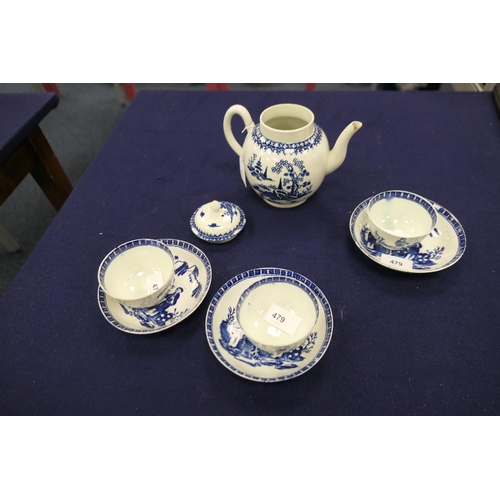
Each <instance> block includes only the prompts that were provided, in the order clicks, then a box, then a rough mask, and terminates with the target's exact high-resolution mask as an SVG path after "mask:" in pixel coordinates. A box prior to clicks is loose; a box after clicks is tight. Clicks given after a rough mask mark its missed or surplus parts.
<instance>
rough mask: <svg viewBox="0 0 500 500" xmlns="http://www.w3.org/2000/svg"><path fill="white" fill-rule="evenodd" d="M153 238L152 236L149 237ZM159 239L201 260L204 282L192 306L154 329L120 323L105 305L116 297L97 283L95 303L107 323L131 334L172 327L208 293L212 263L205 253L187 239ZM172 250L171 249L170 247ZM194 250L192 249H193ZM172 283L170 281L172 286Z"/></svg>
mask: <svg viewBox="0 0 500 500" xmlns="http://www.w3.org/2000/svg"><path fill="white" fill-rule="evenodd" d="M149 239H153V238H149ZM158 240H159V241H161V242H163V243H164V244H166V245H167V246H171V247H172V248H175V249H182V250H184V251H186V252H188V253H189V254H190V255H195V256H196V257H198V258H199V259H200V260H201V262H202V263H203V265H204V267H205V271H206V275H207V279H206V282H205V283H203V289H202V292H201V293H200V295H199V297H198V298H197V299H196V302H195V303H194V307H193V308H192V309H191V310H190V311H189V312H188V313H187V314H186V315H184V316H183V317H182V318H180V319H178V320H177V321H174V322H172V323H171V324H169V325H166V326H161V327H156V328H154V329H149V328H148V329H145V330H139V329H137V328H129V327H127V326H125V325H123V323H120V322H119V321H118V320H117V319H116V318H115V317H114V316H113V314H111V312H110V310H109V308H108V307H107V302H106V300H107V299H110V300H113V301H115V302H118V301H117V299H115V298H114V297H112V296H110V295H107V294H106V292H105V291H104V290H103V289H102V287H101V286H100V285H99V284H98V286H97V303H98V305H99V309H100V311H101V313H102V315H103V316H104V317H105V318H106V320H107V321H108V323H110V324H111V325H112V326H114V327H115V328H116V329H117V330H120V331H122V332H125V333H130V334H133V335H151V334H153V333H158V332H162V331H164V330H168V329H169V328H172V327H173V326H175V325H177V324H179V323H180V322H182V321H183V320H184V319H186V318H187V317H189V316H190V315H191V314H193V313H194V312H195V311H196V309H198V307H199V306H200V305H201V303H202V302H203V301H204V300H205V297H206V296H207V294H208V291H209V289H210V286H211V284H212V276H213V271H212V264H211V263H210V260H209V259H208V257H207V256H206V254H205V253H204V252H203V251H202V250H200V249H199V248H198V247H197V246H196V245H194V244H193V243H190V242H189V241H185V240H180V239H177V238H159V239H158ZM171 250H172V249H171ZM193 250H194V251H193ZM173 285H174V284H173V283H172V286H173ZM101 294H102V301H101Z"/></svg>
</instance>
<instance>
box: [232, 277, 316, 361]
mask: <svg viewBox="0 0 500 500" xmlns="http://www.w3.org/2000/svg"><path fill="white" fill-rule="evenodd" d="M318 314H319V310H318V304H317V302H316V298H315V297H314V295H313V294H312V292H311V291H310V290H309V289H308V288H307V287H306V286H305V285H303V284H302V283H301V282H300V281H297V280H294V279H292V278H282V277H281V276H274V277H271V278H264V279H262V280H261V281H258V282H257V283H254V284H253V285H251V286H250V287H249V288H247V289H246V290H245V291H244V292H243V294H242V296H241V297H240V300H239V301H238V304H237V306H236V319H237V321H238V323H239V325H240V327H241V329H242V330H243V332H244V333H245V335H246V336H247V337H248V338H249V339H250V340H251V341H252V343H253V344H255V345H256V346H257V347H259V348H261V349H264V350H266V351H269V352H281V351H286V350H290V349H293V348H294V347H296V346H298V345H300V344H301V343H302V342H304V340H305V339H306V338H307V336H308V335H309V334H310V333H311V331H312V329H313V328H314V325H315V324H316V321H317V319H318Z"/></svg>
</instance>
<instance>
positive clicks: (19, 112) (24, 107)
mask: <svg viewBox="0 0 500 500" xmlns="http://www.w3.org/2000/svg"><path fill="white" fill-rule="evenodd" d="M58 104H59V97H58V96H57V94H55V93H53V92H46V93H45V92H44V93H26V94H25V93H15V94H10V93H6V94H0V162H2V161H4V160H5V159H6V158H7V157H8V156H9V155H10V154H11V153H12V151H14V149H16V147H17V146H19V144H21V142H22V141H23V140H24V139H26V137H27V136H28V135H29V134H30V133H31V132H32V131H33V130H34V129H35V127H36V126H37V125H38V124H39V123H40V122H41V121H42V120H43V119H44V118H45V117H46V116H47V115H48V114H49V113H50V111H51V110H52V109H54V108H55V107H56V106H57V105H58Z"/></svg>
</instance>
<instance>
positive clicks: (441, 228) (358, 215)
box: [350, 199, 467, 273]
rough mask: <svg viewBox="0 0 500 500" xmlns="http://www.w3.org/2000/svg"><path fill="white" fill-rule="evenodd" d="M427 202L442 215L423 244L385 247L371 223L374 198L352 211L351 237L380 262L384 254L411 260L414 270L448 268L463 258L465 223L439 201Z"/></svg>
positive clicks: (364, 251) (424, 270)
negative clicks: (369, 213)
mask: <svg viewBox="0 0 500 500" xmlns="http://www.w3.org/2000/svg"><path fill="white" fill-rule="evenodd" d="M427 201H428V202H429V203H430V204H431V205H432V206H433V207H434V209H435V210H436V212H437V214H438V217H437V225H436V227H435V228H434V229H433V230H432V231H431V233H430V234H429V235H428V236H427V237H426V238H425V239H424V240H423V241H422V242H421V243H415V244H414V245H411V246H409V247H402V248H399V249H395V250H389V249H388V248H385V247H384V246H382V245H381V244H380V241H379V239H377V238H376V237H375V236H374V235H373V234H372V233H371V231H370V227H369V225H368V221H367V216H366V208H367V206H368V203H369V202H370V199H367V200H365V201H363V202H362V203H360V204H359V205H358V207H357V208H356V209H355V210H354V212H353V213H352V216H351V221H350V232H351V236H352V237H353V239H354V241H355V242H356V244H357V245H358V247H359V248H360V249H361V250H362V251H363V253H365V254H366V255H368V256H369V257H370V258H371V259H372V260H375V261H376V262H379V263H382V258H383V257H385V256H391V257H397V258H399V259H404V260H405V261H409V262H411V271H410V272H416V273H426V272H434V271H439V270H442V269H446V268H447V267H450V266H452V265H453V264H454V263H456V262H457V261H458V260H459V259H460V258H461V257H462V255H463V254H464V252H465V248H466V245H467V239H466V236H465V232H464V229H463V227H462V225H461V224H460V222H459V221H458V220H457V219H456V218H455V217H454V216H453V214H451V213H450V212H449V211H448V210H446V209H445V208H443V207H442V206H440V205H438V204H437V203H434V202H433V201H431V200H427ZM455 245H456V247H455ZM455 248H456V250H455ZM450 249H454V250H453V251H454V253H450ZM383 265H384V264H383ZM387 267H389V266H387Z"/></svg>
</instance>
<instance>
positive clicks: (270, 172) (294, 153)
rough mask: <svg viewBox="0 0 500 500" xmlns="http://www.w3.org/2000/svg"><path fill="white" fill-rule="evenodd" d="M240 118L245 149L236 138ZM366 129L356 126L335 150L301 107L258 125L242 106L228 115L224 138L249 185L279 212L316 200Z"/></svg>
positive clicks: (274, 112)
mask: <svg viewBox="0 0 500 500" xmlns="http://www.w3.org/2000/svg"><path fill="white" fill-rule="evenodd" d="M234 115H239V116H240V117H241V118H242V119H243V122H244V123H245V130H246V131H247V135H246V137H245V140H244V143H243V146H241V145H240V144H239V143H238V141H236V139H235V137H234V135H233V131H232V128H231V119H232V117H233V116H234ZM361 127H362V124H361V122H358V121H353V122H352V123H350V124H349V125H348V126H347V127H346V128H345V129H344V130H343V131H342V133H341V134H340V136H339V137H338V139H337V141H336V143H335V145H334V147H333V148H332V149H331V150H330V146H329V143H328V139H327V137H326V135H325V133H324V132H323V130H322V129H321V128H320V127H319V126H318V125H317V124H316V123H314V114H313V113H312V111H311V110H309V109H308V108H306V107H304V106H300V105H297V104H291V103H284V104H277V105H275V106H271V107H269V108H267V109H265V110H264V111H263V112H262V114H261V116H260V121H259V123H258V124H257V125H255V124H254V122H253V120H252V117H251V116H250V113H249V112H248V110H247V109H246V108H244V107H243V106H241V105H239V104H236V105H234V106H231V107H230V108H229V109H228V110H227V112H226V114H225V116H224V122H223V130H224V135H225V137H226V140H227V142H228V143H229V145H230V146H231V148H232V149H233V151H234V152H235V153H236V154H237V155H238V156H239V157H240V161H241V162H242V164H243V169H244V171H245V175H246V180H248V183H249V184H250V186H251V187H252V189H253V190H254V191H255V192H256V193H257V194H258V195H259V196H260V197H261V198H262V199H263V200H264V201H265V202H266V203H268V204H269V205H272V206H274V207H278V208H292V207H296V206H299V205H301V204H302V203H304V201H305V200H307V199H308V198H309V197H310V196H312V195H313V194H314V193H315V192H316V191H317V190H318V188H319V187H320V185H321V183H322V182H323V179H324V177H325V176H326V175H327V174H330V173H331V172H333V171H334V170H336V169H337V168H338V167H340V165H341V164H342V163H343V161H344V159H345V157H346V153H347V145H348V143H349V141H350V139H351V137H352V136H353V135H354V134H355V133H356V132H357V131H358V130H359V129H360V128H361ZM245 185H246V184H245Z"/></svg>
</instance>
